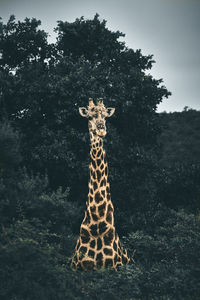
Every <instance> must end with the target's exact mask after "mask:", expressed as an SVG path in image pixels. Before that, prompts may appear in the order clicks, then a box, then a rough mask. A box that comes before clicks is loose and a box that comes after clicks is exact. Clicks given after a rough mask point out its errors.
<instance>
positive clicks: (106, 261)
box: [72, 98, 130, 271]
mask: <svg viewBox="0 0 200 300" xmlns="http://www.w3.org/2000/svg"><path fill="white" fill-rule="evenodd" d="M114 112H115V109H114V108H106V107H105V106H104V103H103V99H101V98H100V99H99V101H98V104H97V105H95V104H94V101H93V99H92V98H90V99H89V105H88V107H87V108H85V107H79V113H80V115H81V116H83V117H86V118H87V119H88V127H89V134H90V143H91V150H90V164H89V169H90V179H89V184H88V188H89V192H88V200H87V202H86V211H85V216H84V219H83V222H82V224H81V227H80V236H79V238H78V240H77V243H76V247H75V252H74V256H73V258H72V268H73V269H74V270H84V271H87V270H95V269H99V268H108V267H110V268H114V269H115V270H117V269H118V267H119V266H122V265H125V264H127V263H128V262H129V261H130V258H129V257H128V256H127V251H126V250H124V249H123V247H122V245H121V243H120V241H119V237H118V234H117V233H116V230H115V226H114V215H113V212H114V207H113V204H112V201H111V193H110V184H109V182H108V163H107V160H106V153H105V150H104V148H103V138H104V137H105V135H106V122H105V119H106V118H108V117H111V116H112V115H113V114H114Z"/></svg>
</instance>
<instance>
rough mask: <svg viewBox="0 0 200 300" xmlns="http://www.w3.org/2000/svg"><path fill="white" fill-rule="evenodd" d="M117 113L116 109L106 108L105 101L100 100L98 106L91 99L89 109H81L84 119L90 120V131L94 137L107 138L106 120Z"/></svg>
mask: <svg viewBox="0 0 200 300" xmlns="http://www.w3.org/2000/svg"><path fill="white" fill-rule="evenodd" d="M114 112H115V108H110V107H109V108H106V107H105V106H104V104H103V99H101V98H100V99H99V101H98V104H97V105H95V104H94V102H93V99H92V98H90V99H89V105H88V107H87V108H85V107H79V113H80V115H81V116H82V117H85V118H88V126H89V131H90V133H91V134H92V135H93V136H94V137H97V136H98V137H101V138H103V137H105V135H106V121H105V119H106V118H108V117H111V116H112V115H113V114H114Z"/></svg>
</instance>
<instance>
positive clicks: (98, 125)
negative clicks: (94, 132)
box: [97, 123, 105, 130]
mask: <svg viewBox="0 0 200 300" xmlns="http://www.w3.org/2000/svg"><path fill="white" fill-rule="evenodd" d="M97 129H98V130H101V129H105V126H104V124H102V123H99V124H97Z"/></svg>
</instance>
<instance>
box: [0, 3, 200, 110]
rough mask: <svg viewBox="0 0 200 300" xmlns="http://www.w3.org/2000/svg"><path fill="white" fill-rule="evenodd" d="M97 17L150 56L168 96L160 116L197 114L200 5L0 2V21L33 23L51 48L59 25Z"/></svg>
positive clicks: (132, 46)
mask: <svg viewBox="0 0 200 300" xmlns="http://www.w3.org/2000/svg"><path fill="white" fill-rule="evenodd" d="M96 13H98V14H99V15H100V18H101V19H105V20H107V27H108V28H109V29H110V30H114V31H116V30H119V31H121V32H123V33H125V34H126V36H125V38H124V41H125V42H126V45H127V46H128V47H130V48H133V49H141V50H142V53H143V54H144V55H148V54H153V55H154V60H155V61H156V63H155V64H154V66H153V68H152V70H151V71H150V73H151V74H152V75H153V76H154V77H155V78H156V79H159V78H163V80H164V85H165V86H166V87H167V88H168V90H169V91H171V92H172V96H171V97H170V98H169V99H164V101H163V103H162V104H160V105H159V107H158V111H164V110H165V111H168V112H169V111H182V110H183V108H184V107H185V106H189V107H190V108H194V109H198V110H199V109H200V96H199V95H200V88H199V86H200V0H123V1H122V0H0V16H1V17H2V18H3V21H4V22H7V20H8V18H9V16H10V15H11V14H14V15H15V16H16V19H17V20H23V19H24V18H25V17H35V18H36V19H40V20H41V21H42V27H43V29H44V30H45V31H47V32H48V33H49V34H50V38H49V41H51V42H54V41H55V39H56V34H55V33H54V32H53V28H55V27H56V25H57V21H58V20H62V21H68V22H73V21H74V20H75V19H76V18H79V17H81V16H84V17H85V18H86V19H87V18H93V17H94V15H95V14H96Z"/></svg>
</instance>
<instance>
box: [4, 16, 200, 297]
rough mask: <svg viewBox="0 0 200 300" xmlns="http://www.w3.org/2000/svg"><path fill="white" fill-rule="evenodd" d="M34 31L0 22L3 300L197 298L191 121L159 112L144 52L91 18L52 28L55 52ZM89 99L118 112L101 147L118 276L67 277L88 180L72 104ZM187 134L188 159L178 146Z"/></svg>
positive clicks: (84, 140) (80, 125)
mask: <svg viewBox="0 0 200 300" xmlns="http://www.w3.org/2000/svg"><path fill="white" fill-rule="evenodd" d="M40 24H41V22H40V21H38V20H36V19H28V18H27V19H25V20H24V21H23V22H22V21H18V22H17V21H16V20H15V17H14V16H11V17H10V19H9V21H8V23H7V24H3V22H0V64H1V65H0V223H1V227H0V233H1V241H0V298H1V299H3V300H4V299H5V300H7V299H9V300H14V299H15V300H29V299H42V300H45V299H48V300H49V299H53V300H54V299H55V300H57V299H58V300H59V299H123V298H124V299H194V300H195V299H199V297H200V283H199V277H200V269H199V265H200V257H199V253H200V234H199V229H200V228H199V227H200V224H199V222H200V220H199V218H200V217H199V209H200V204H199V192H200V190H199V189H200V188H199V179H200V166H199V158H198V157H199V156H198V155H199V152H198V150H197V149H198V144H197V143H196V140H197V138H198V132H197V131H198V130H197V129H198V126H199V124H198V121H197V119H198V116H199V112H196V111H192V112H189V111H187V112H183V113H179V114H171V115H168V114H162V115H159V114H157V113H156V108H157V105H158V104H159V103H160V102H161V101H162V100H163V98H164V97H168V96H169V95H170V93H169V92H168V91H167V89H166V88H165V87H164V86H163V85H161V83H162V80H155V79H154V78H153V77H152V76H151V75H150V74H149V73H148V72H149V70H150V69H151V67H152V64H153V63H154V61H153V57H152V55H149V56H143V55H142V53H141V51H140V50H136V51H135V50H133V49H129V48H127V47H126V45H125V44H124V43H123V42H120V40H119V38H122V37H123V36H124V35H123V34H122V33H121V32H118V31H117V32H111V31H110V30H109V29H108V28H107V27H106V22H105V21H101V20H100V19H99V16H98V15H96V16H95V17H94V19H92V20H85V19H84V18H80V19H77V20H76V21H75V22H73V23H68V22H62V21H59V22H58V26H57V28H56V31H57V34H58V37H57V42H56V43H54V44H49V43H48V40H47V37H48V34H47V33H46V32H44V31H43V30H40V29H39V26H40ZM89 97H93V98H96V97H103V98H104V102H105V104H106V105H107V106H113V107H115V108H116V114H115V115H114V116H113V118H112V120H111V121H108V124H107V127H108V135H107V137H106V138H105V147H106V151H107V154H108V160H109V170H110V172H109V176H110V177H109V178H110V181H111V189H112V200H113V203H114V206H115V222H116V227H117V231H118V233H119V235H120V237H121V240H122V241H123V243H124V244H125V246H126V248H127V249H128V251H129V255H130V256H131V257H132V260H131V263H130V264H129V265H127V266H126V267H123V268H121V270H120V271H119V272H115V271H113V270H101V271H98V272H97V271H96V272H88V273H81V272H73V271H72V270H71V268H70V261H71V256H72V254H73V249H74V246H75V242H76V239H77V236H78V234H79V227H80V223H81V221H82V218H83V214H84V208H85V201H86V197H87V181H88V153H89V138H88V128H87V122H86V121H85V120H83V119H81V117H80V116H79V114H78V107H79V106H86V105H87V102H88V98H89ZM190 113H191V114H193V115H192V116H189V114H190ZM195 118H196V121H194V119H195ZM172 120H173V122H171V121H172ZM180 120H181V122H182V123H181V124H182V125H183V124H188V126H189V124H190V130H187V128H188V127H187V128H186V125H185V128H186V129H185V131H184V130H182V128H184V126H182V125H181V126H182V128H181V129H180V128H179V124H180ZM187 120H190V121H187ZM187 122H188V123H187ZM173 124H174V125H173ZM191 124H194V127H192V126H193V125H191ZM174 128H175V129H174ZM170 130H171V131H170ZM181 130H182V131H181ZM195 130H196V131H195ZM194 131H195V132H196V133H195V134H193V139H192V141H193V143H192V145H193V146H192V149H193V150H192V151H193V153H196V156H195V155H194V154H191V153H190V154H191V155H190V154H189V150H188V145H189V143H190V142H185V141H186V140H188V135H190V133H191V132H194ZM180 132H181V133H180ZM172 136H173V137H174V139H173V138H172ZM169 137H170V138H169ZM177 137H178V139H177ZM177 140H179V141H181V142H182V144H181V143H180V142H179V143H178V145H179V148H177V146H176V143H177ZM183 144H184V145H186V144H187V146H184V147H183V146H182V145H183ZM176 151H177V152H176ZM180 152H181V153H183V152H184V154H183V155H182V156H180ZM178 158H181V159H178ZM190 158H194V159H190Z"/></svg>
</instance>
